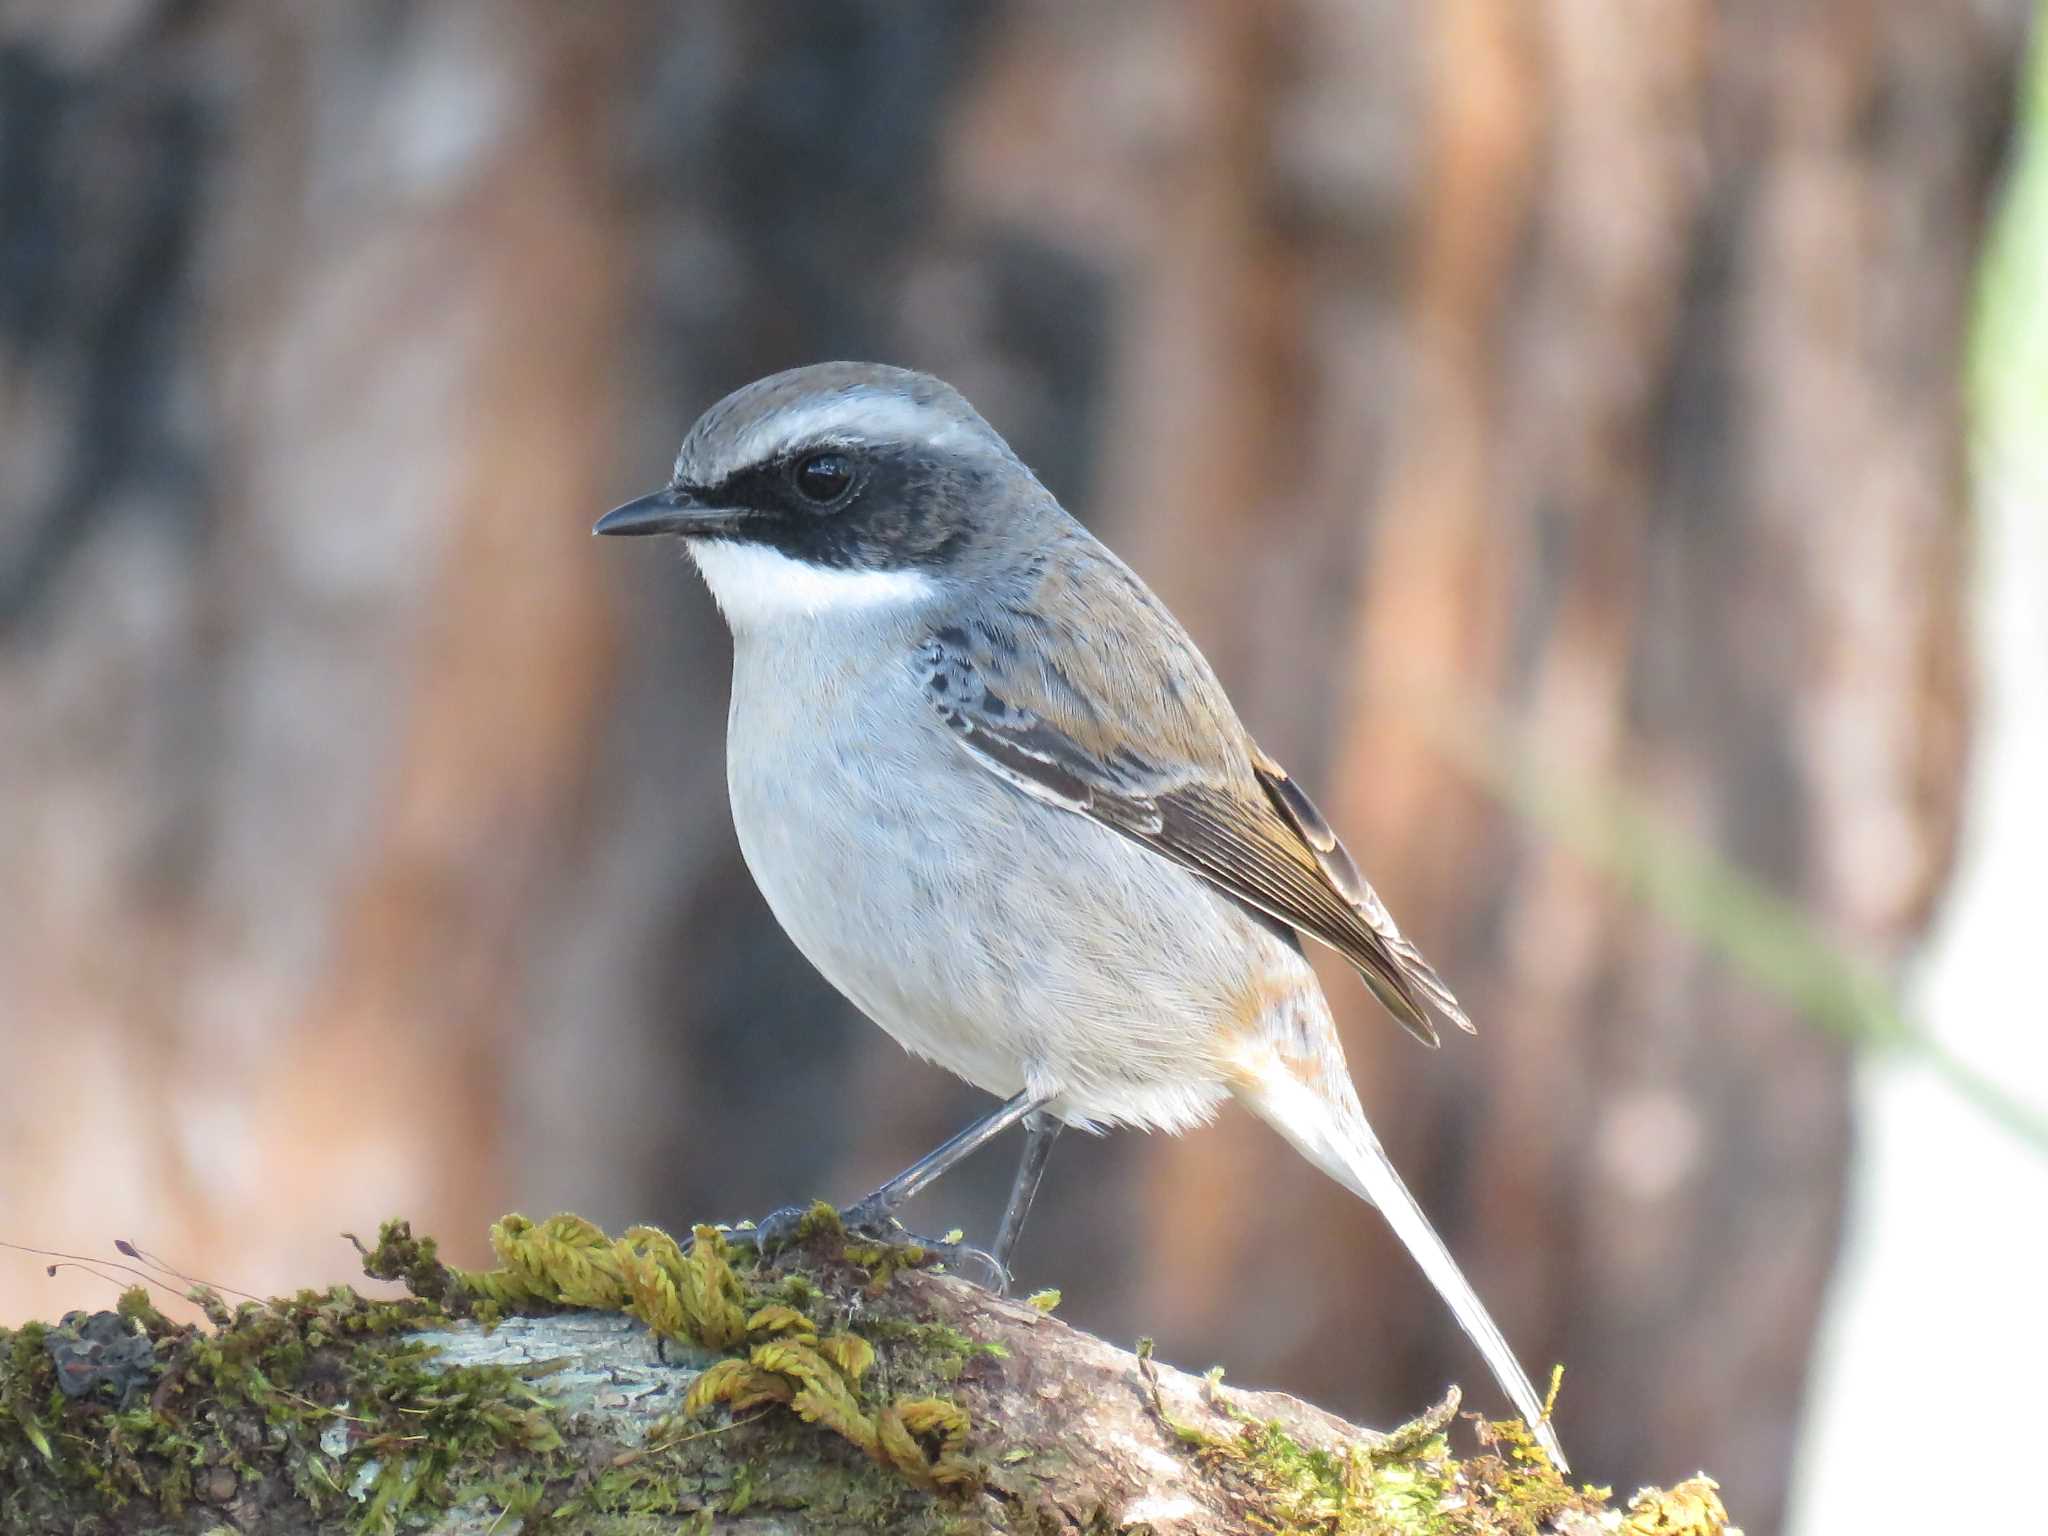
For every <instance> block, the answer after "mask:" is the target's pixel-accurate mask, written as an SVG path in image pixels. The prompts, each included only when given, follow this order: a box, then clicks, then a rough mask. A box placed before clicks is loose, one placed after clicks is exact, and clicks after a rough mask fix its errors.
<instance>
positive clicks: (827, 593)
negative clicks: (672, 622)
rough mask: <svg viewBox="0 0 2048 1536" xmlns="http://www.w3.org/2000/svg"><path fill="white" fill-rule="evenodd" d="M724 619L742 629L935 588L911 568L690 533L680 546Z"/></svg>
mask: <svg viewBox="0 0 2048 1536" xmlns="http://www.w3.org/2000/svg"><path fill="white" fill-rule="evenodd" d="M686 547H687V548H688V549H689V551H690V558H691V559H693V560H695V561H696V562H697V569H698V570H699V571H701V572H703V574H704V584H705V585H706V586H707V587H709V588H710V589H711V595H712V596H713V597H714V598H716V599H717V600H718V606H719V608H720V610H721V611H723V612H724V614H725V618H726V622H727V623H729V624H730V625H732V627H733V628H734V629H747V628H751V627H752V626H754V625H757V624H767V623H771V622H773V621H775V620H777V619H794V618H804V619H815V618H821V617H823V616H824V615H826V614H830V613H853V612H857V611H860V610H863V609H875V608H892V607H896V606H899V605H901V604H905V603H914V602H916V601H917V600H918V599H920V598H924V597H929V596H930V595H931V594H932V593H933V592H935V591H936V590H937V586H936V584H935V583H934V582H933V581H932V579H931V578H930V577H929V576H925V575H922V574H920V573H919V572H917V571H843V570H834V569H832V568H831V567H829V566H822V565H811V564H809V563H807V562H805V561H802V560H792V559H790V558H789V556H787V555H785V554H782V553H781V552H780V551H777V550H773V549H769V548H768V547H767V546H766V545H762V544H740V543H735V542H733V541H732V540H730V539H692V540H690V541H689V543H688V545H687V546H686Z"/></svg>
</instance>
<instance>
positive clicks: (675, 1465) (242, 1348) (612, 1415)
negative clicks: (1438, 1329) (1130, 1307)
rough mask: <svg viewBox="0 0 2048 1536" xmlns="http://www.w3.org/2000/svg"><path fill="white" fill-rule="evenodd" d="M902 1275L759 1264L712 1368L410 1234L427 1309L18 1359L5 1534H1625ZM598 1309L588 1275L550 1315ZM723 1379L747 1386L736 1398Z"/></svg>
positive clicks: (1602, 1502)
mask: <svg viewBox="0 0 2048 1536" xmlns="http://www.w3.org/2000/svg"><path fill="white" fill-rule="evenodd" d="M556 1220H557V1221H558V1222H559V1221H561V1220H563V1219H562V1218H557V1219H556ZM549 1225H551V1224H543V1226H544V1227H546V1226H549ZM394 1232H396V1233H397V1234H399V1235H397V1236H395V1237H394ZM585 1251H586V1252H590V1251H600V1252H601V1251H602V1250H601V1249H600V1250H585ZM898 1252H899V1253H900V1250H899V1251H898ZM849 1255H852V1256H854V1257H857V1258H860V1259H861V1260H862V1261H863V1262H862V1263H854V1262H850V1261H849ZM878 1260H880V1261H881V1264H882V1267H879V1268H869V1267H866V1266H868V1265H874V1264H876V1262H877V1261H878ZM685 1262H687V1261H685ZM889 1263H890V1251H889V1250H885V1249H869V1250H858V1249H842V1248H840V1246H839V1245H838V1242H837V1240H836V1239H831V1238H827V1239H822V1240H813V1241H812V1242H810V1243H809V1244H807V1245H806V1247H805V1248H804V1249H803V1250H802V1251H801V1252H800V1253H797V1254H789V1255H785V1256H784V1257H783V1258H782V1259H780V1260H779V1261H778V1262H777V1263H776V1265H774V1266H773V1267H768V1266H763V1267H761V1268H758V1269H756V1268H753V1267H750V1266H742V1268H741V1270H740V1275H739V1278H738V1280H737V1281H736V1282H735V1288H734V1290H733V1292H732V1298H731V1299H732V1300H734V1301H736V1302H738V1303H739V1304H740V1309H739V1311H738V1312H737V1313H735V1323H734V1325H733V1326H734V1328H735V1329H736V1330H737V1328H738V1323H737V1319H738V1318H739V1317H741V1316H744V1315H745V1314H746V1313H748V1312H752V1314H753V1315H752V1318H751V1320H750V1321H749V1322H748V1323H747V1325H746V1331H745V1332H744V1333H739V1334H738V1335H737V1336H728V1337H725V1338H724V1339H723V1340H722V1342H721V1344H720V1345H719V1346H717V1347H707V1346H706V1345H705V1344H703V1343H701V1342H693V1341H692V1340H690V1339H689V1338H687V1337H686V1338H683V1339H681V1340H678V1339H675V1338H672V1337H665V1338H657V1336H656V1335H655V1333H653V1332H651V1331H650V1329H649V1327H648V1326H647V1325H646V1324H645V1323H644V1322H642V1321H641V1320H640V1319H639V1318H638V1317H635V1316H630V1315H626V1314H625V1313H622V1312H620V1311H617V1310H611V1309H584V1310H559V1309H557V1308H556V1307H553V1306H542V1307H541V1308H540V1309H539V1310H534V1309H533V1308H532V1307H531V1306H529V1307H528V1308H527V1309H525V1310H512V1311H509V1312H505V1311H493V1312H492V1313H491V1315H490V1316H489V1317H488V1319H487V1320H478V1319H477V1318H471V1317H461V1316H457V1315H455V1314H457V1313H461V1312H464V1311H467V1310H470V1308H471V1307H472V1306H474V1305H476V1304H477V1302H476V1293H475V1292H473V1291H468V1290H465V1289H464V1283H463V1281H462V1280H461V1279H460V1278H458V1277H456V1276H454V1275H453V1274H452V1272H450V1271H446V1270H442V1269H438V1268H437V1267H436V1266H435V1264H434V1262H433V1260H432V1258H431V1254H430V1251H427V1250H424V1249H423V1248H422V1245H419V1244H416V1243H413V1242H412V1241H411V1239H410V1235H409V1230H407V1229H404V1228H402V1227H397V1228H387V1229H386V1235H385V1238H384V1240H383V1241H382V1242H381V1243H380V1245H379V1248H378V1250H377V1252H376V1253H375V1254H373V1255H372V1256H371V1260H370V1268H371V1270H372V1272H373V1273H377V1274H386V1275H388V1274H391V1273H394V1272H397V1271H400V1270H402V1271H403V1272H404V1274H405V1276H406V1278H407V1279H408V1281H409V1282H410V1283H411V1284H413V1285H415V1286H416V1287H418V1288H419V1289H421V1290H424V1291H426V1292H428V1293H429V1297H428V1299H425V1300H421V1301H414V1302H400V1303H391V1302H378V1301H364V1300H362V1299H360V1298H358V1297H357V1296H355V1294H354V1293H353V1292H350V1291H348V1290H346V1289H345V1288H336V1289H335V1290H334V1291H331V1292H326V1293H318V1292H310V1291H308V1292H301V1293H299V1295H298V1296H296V1297H293V1298H289V1299H282V1300H278V1301H273V1302H269V1303H248V1304H245V1305H244V1306H242V1307H241V1308H239V1309H238V1310H237V1311H236V1312H235V1314H233V1316H232V1317H230V1316H229V1315H228V1313H227V1310H226V1308H225V1305H224V1304H223V1303H221V1302H220V1301H219V1299H218V1298H217V1297H215V1296H213V1295H211V1294H208V1293H202V1294H201V1299H202V1300H203V1301H204V1303H205V1304H206V1306H207V1307H208V1309H209V1311H210V1312H212V1313H213V1314H214V1315H215V1325H214V1326H208V1327H185V1328H178V1327H175V1326H173V1325H171V1324H169V1323H168V1322H167V1321H166V1320H165V1319H164V1318H163V1316H162V1315H161V1314H160V1313H157V1312H156V1311H155V1310H154V1308H153V1307H152V1306H151V1305H150V1304H149V1303H148V1301H147V1300H146V1298H145V1294H144V1293H143V1292H142V1291H141V1290H139V1289H138V1290H136V1291H132V1292H130V1293H129V1295H128V1296H127V1297H125V1298H124V1300H123V1303H122V1310H121V1312H120V1313H101V1314H98V1315H97V1316H95V1317H91V1318H88V1317H86V1316H85V1315H84V1314H82V1313H74V1314H72V1315H71V1316H70V1317H68V1318H66V1319H65V1321H64V1323H63V1324H62V1325H59V1326H56V1327H48V1328H46V1327H43V1326H41V1325H31V1326H30V1327H28V1328H26V1329H24V1330H21V1331H20V1332H17V1333H12V1334H10V1333H8V1332H7V1331H5V1330H0V1408H4V1409H5V1411H4V1412H0V1522H4V1524H5V1528H6V1529H7V1530H8V1531H9V1532H10V1533H15V1536H60V1533H61V1536H81V1533H85V1536H126V1533H131V1532H134V1533H139V1532H143V1531H149V1532H152V1533H164V1536H182V1533H192V1536H202V1533H208V1536H221V1533H224V1532H243V1531H247V1532H262V1533H265V1536H328V1533H333V1536H341V1533H344V1532H349V1533H360V1532H363V1531H392V1530H397V1529H406V1530H415V1531H422V1532H426V1533H428V1536H458V1533H460V1536H481V1533H485V1532H491V1533H498V1536H514V1533H516V1532H518V1531H520V1530H523V1529H526V1528H528V1526H529V1525H531V1527H532V1528H533V1529H534V1530H535V1531H539V1530H545V1531H547V1532H550V1533H554V1536H579V1533H598V1532H613V1531H625V1530H628V1529H630V1530H632V1531H634V1532H641V1533H653V1532H661V1531H676V1532H701V1531H706V1530H711V1529H716V1530H718V1531H722V1532H725V1531H730V1532H736V1533H753V1536H771V1533H773V1536H781V1533H789V1536H798V1533H807V1536H820V1533H836V1532H847V1533H849V1536H850V1533H854V1532H862V1533H875V1532H896V1533H937V1532H941V1531H944V1532H949V1533H954V1536H961V1533H967V1532H989V1533H997V1532H1029V1533H1033V1536H1052V1533H1056V1532H1063V1531H1070V1532H1077V1533H1079V1532H1088V1533H1103V1532H1140V1531H1143V1532H1149V1533H1153V1536H1242V1533H1244V1532H1247V1531H1254V1530H1265V1531H1274V1532H1303V1533H1307V1532H1310V1531H1314V1532H1319V1533H1332V1536H1412V1533H1419V1532H1422V1531H1425V1530H1426V1531H1428V1532H1431V1533H1435V1536H1506V1533H1510V1532H1512V1533H1515V1536H1542V1533H1555V1536H1593V1533H1595V1532H1602V1531H1613V1530H1616V1529H1617V1528H1618V1527H1619V1522H1620V1520H1621V1519H1622V1513H1621V1511H1620V1510H1619V1509H1618V1508H1615V1509H1610V1507H1609V1503H1608V1499H1607V1496H1606V1495H1605V1493H1604V1492H1600V1491H1592V1490H1574V1489H1572V1488H1570V1487H1568V1486H1567V1485H1566V1484H1565V1483H1563V1482H1562V1481H1561V1480H1559V1479H1558V1477H1557V1476H1556V1474H1555V1473H1554V1472H1552V1471H1551V1470H1550V1469H1549V1468H1548V1464H1547V1463H1544V1462H1542V1461H1541V1460H1540V1455H1539V1453H1536V1452H1534V1451H1533V1450H1532V1449H1530V1446H1529V1442H1528V1440H1527V1439H1526V1437H1525V1436H1523V1435H1522V1434H1521V1433H1520V1431H1519V1429H1518V1428H1516V1427H1514V1426H1485V1425H1476V1426H1473V1427H1470V1428H1468V1426H1467V1425H1465V1424H1463V1423H1461V1422H1459V1418H1458V1415H1457V1413H1456V1406H1457V1396H1456V1393H1455V1392H1453V1393H1452V1394H1451V1395H1450V1396H1449V1397H1448V1398H1446V1399H1445V1401H1444V1402H1443V1403H1441V1404H1439V1405H1438V1406H1437V1407H1436V1408H1435V1409H1433V1410H1431V1411H1430V1412H1428V1413H1426V1414H1425V1415H1423V1416H1422V1418H1420V1419H1418V1420H1417V1421H1415V1422H1414V1423H1412V1424H1410V1425H1407V1426H1404V1427H1403V1428H1401V1429H1399V1430H1396V1431H1394V1432H1393V1433H1391V1434H1380V1433H1376V1432H1374V1431H1371V1430H1367V1429H1362V1428H1360V1427H1358V1426H1356V1425H1352V1424H1348V1423H1345V1422H1344V1421H1343V1420H1341V1419H1339V1418H1337V1417H1335V1416H1334V1415H1331V1414H1328V1413H1324V1412H1322V1411H1321V1410H1319V1409H1316V1408H1314V1407H1311V1406H1309V1405H1308V1404H1306V1403H1303V1402H1300V1401H1298V1400H1296V1399H1294V1398H1292V1397H1288V1396H1285V1395H1283V1394H1280V1393H1272V1392H1248V1391H1242V1390H1239V1389H1237V1388H1234V1387H1230V1386H1227V1385H1224V1384H1221V1383H1220V1382H1219V1381H1217V1380H1216V1379H1214V1377H1213V1376H1212V1377H1206V1378H1205V1377H1200V1376H1192V1375H1189V1374H1187V1373H1185V1372H1183V1371H1180V1370H1177V1369H1175V1368H1173V1367H1171V1366H1168V1365H1163V1364H1160V1363H1157V1362H1155V1361H1153V1360H1152V1359H1151V1358H1149V1346H1141V1348H1140V1350H1139V1352H1137V1353H1132V1352H1130V1351H1126V1350H1122V1349H1118V1348H1115V1347H1114V1346H1112V1345H1109V1344H1107V1343H1105V1342H1103V1341H1102V1340H1100V1339H1097V1338H1094V1337H1091V1336H1090V1335H1088V1334H1085V1333H1082V1332H1079V1331H1077V1330H1075V1329H1073V1328H1071V1327H1069V1326H1067V1325H1066V1324H1065V1323H1063V1322H1061V1321H1059V1320H1058V1319H1056V1318H1054V1317H1052V1316H1050V1315H1048V1313H1047V1311H1045V1310H1043V1309H1041V1308H1040V1307H1038V1306H1034V1305H1031V1304H1028V1303H1024V1302H1017V1301H1006V1300H1001V1299H998V1298H996V1297H994V1296H992V1295H990V1294H989V1293H987V1292H985V1291H982V1290H980V1289H979V1288H977V1287H974V1286H970V1285H968V1284H966V1283H965V1282H962V1281H959V1280H955V1279H951V1278H948V1277H945V1276H942V1275H936V1274H930V1273H922V1272H916V1271H893V1272H892V1269H891V1268H890V1267H889ZM720 1264H721V1266H722V1264H723V1261H722V1260H721V1261H720ZM722 1273H729V1272H723V1271H722ZM508 1274H518V1275H519V1276H521V1280H520V1283H522V1284H525V1283H530V1281H531V1279H532V1276H531V1274H530V1272H529V1271H527V1270H524V1269H520V1268H517V1267H515V1268H514V1269H512V1270H500V1271H498V1272H496V1278H497V1279H498V1280H500V1281H502V1280H503V1279H504V1278H505V1277H506V1276H507V1275H508ZM588 1278H589V1277H588V1274H587V1273H579V1272H578V1271H576V1270H575V1268H574V1266H573V1265H569V1266H566V1267H563V1268H561V1269H559V1270H557V1271H555V1272H554V1274H553V1276H552V1279H551V1281H550V1283H551V1284H566V1285H569V1286H571V1287H573V1286H575V1285H576V1284H579V1283H587V1281H588ZM685 1289H687V1282H685ZM557 1294H559V1293H557ZM770 1297H778V1298H783V1300H779V1301H774V1302H772V1303H767V1304H765V1305H764V1304H763V1303H764V1302H765V1301H766V1299H767V1298H770ZM673 1299H674V1298H673V1296H672V1297H671V1301H673ZM698 1299H699V1300H702V1299H703V1298H702V1297H701V1295H700V1297H699V1298H698ZM717 1299H718V1298H716V1297H714V1298H712V1300H713V1304H715V1303H716V1301H717ZM789 1300H795V1301H796V1302H798V1303H799V1304H800V1305H799V1306H796V1307H792V1306H790V1305H789V1304H788V1301H789ZM689 1304H690V1303H689V1302H687V1301H686V1303H685V1305H689ZM632 1305H634V1306H639V1305H641V1304H640V1303H633V1304H632ZM799 1321H801V1326H798V1323H799ZM848 1340H852V1341H856V1342H855V1343H854V1344H853V1345H852V1349H853V1350H854V1351H855V1353H851V1354H849V1353H847V1352H846V1350H845V1348H843V1346H845V1344H846V1342H847V1341H848ZM777 1351H780V1352H781V1353H780V1354H778V1353H776V1352H777ZM861 1352H865V1353H861ZM828 1356H829V1357H830V1359H831V1360H835V1361H837V1360H850V1361H851V1362H852V1363H851V1364H850V1365H848V1367H847V1368H846V1369H845V1371H844V1372H832V1371H829V1370H827V1371H825V1372H823V1374H829V1375H830V1380H831V1382H832V1383H833V1386H832V1387H831V1388H830V1390H826V1389H825V1388H822V1387H820V1386H819V1385H818V1381H817V1378H816V1376H813V1375H807V1374H805V1373H806V1372H810V1371H816V1370H818V1369H819V1368H820V1367H825V1366H826V1365H827V1360H826V1357H828ZM720 1373H724V1374H725V1375H726V1376H727V1377H732V1376H734V1375H736V1374H737V1375H741V1376H745V1377H746V1378H747V1380H748V1381H749V1382H750V1383H751V1384H750V1385H744V1386H741V1387H740V1388H738V1389H737V1390H729V1391H726V1392H724V1393H723V1394H713V1393H709V1392H707V1388H708V1387H709V1386H710V1385H711V1384H712V1383H713V1382H714V1381H716V1380H717V1379H718V1378H719V1376H720ZM793 1383H795V1384H801V1385H803V1386H805V1387H806V1389H807V1390H809V1391H810V1394H811V1395H809V1396H807V1395H806V1394H805V1392H804V1391H799V1392H798V1393H796V1395H795V1396H794V1397H793V1398H792V1396H791V1394H790V1392H789V1390H788V1389H789V1387H790V1386H791V1385H792V1384H793ZM764 1384H765V1386H766V1388H767V1389H768V1392H769V1393H773V1392H775V1391H780V1393H781V1399H780V1400H776V1399H775V1398H774V1397H773V1396H771V1395H767V1394H764V1393H763V1392H762V1390H761V1388H762V1386H763V1385H764ZM700 1397H702V1398H704V1399H705V1401H704V1402H701V1403H700V1402H699V1401H698V1399H699V1398H700ZM825 1399H834V1401H832V1402H826V1401H824V1400H825ZM721 1401H723V1402H725V1403H727V1404H729V1405H730V1406H727V1407H720V1406H719V1403H720V1402H721ZM1496 1430H1499V1431H1501V1432H1503V1433H1504V1435H1505V1438H1503V1437H1502V1434H1497V1433H1496ZM1453 1440H1456V1441H1459V1442H1463V1443H1464V1444H1465V1445H1466V1446H1467V1449H1466V1450H1465V1451H1464V1452H1463V1453H1462V1454H1454V1453H1453V1452H1452V1451H1451V1450H1450V1449H1449V1443H1450V1442H1451V1441H1453ZM1629 1512H1630V1514H1631V1517H1633V1518H1637V1519H1639V1520H1640V1521H1641V1522H1642V1523H1641V1525H1640V1526H1639V1527H1638V1526H1631V1527H1630V1529H1631V1530H1634V1529H1641V1530H1643V1531H1654V1532H1657V1533H1660V1536H1724V1532H1725V1531H1727V1529H1728V1528H1727V1526H1726V1522H1725V1516H1724V1515H1723V1514H1722V1512H1721V1508H1720V1504H1719V1501H1718V1499H1717V1498H1716V1497H1715V1494H1714V1491H1713V1485H1712V1484H1711V1483H1710V1482H1708V1481H1706V1480H1705V1479H1703V1478H1701V1479H1694V1480H1693V1481H1691V1482H1689V1483H1687V1484H1685V1485H1681V1486H1680V1487H1679V1488H1677V1489H1674V1490H1670V1491H1668V1492H1666V1491H1657V1490H1649V1491H1645V1492H1644V1493H1642V1494H1639V1495H1637V1497H1636V1498H1635V1499H1634V1500H1633V1501H1632V1503H1631V1505H1630V1506H1629ZM1733 1536H1740V1533H1739V1532H1737V1533H1733Z"/></svg>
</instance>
